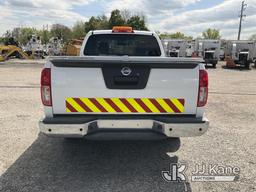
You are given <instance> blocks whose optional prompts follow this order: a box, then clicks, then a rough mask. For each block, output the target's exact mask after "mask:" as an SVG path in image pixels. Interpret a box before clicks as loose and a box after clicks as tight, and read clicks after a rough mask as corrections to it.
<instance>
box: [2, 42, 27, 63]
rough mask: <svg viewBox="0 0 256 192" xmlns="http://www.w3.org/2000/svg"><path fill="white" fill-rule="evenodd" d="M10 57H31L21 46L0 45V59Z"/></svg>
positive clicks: (3, 59)
mask: <svg viewBox="0 0 256 192" xmlns="http://www.w3.org/2000/svg"><path fill="white" fill-rule="evenodd" d="M10 58H20V59H31V58H30V57H29V56H28V55H27V54H26V53H24V52H23V51H22V49H21V48H19V47H17V46H15V45H0V61H5V60H7V59H10Z"/></svg>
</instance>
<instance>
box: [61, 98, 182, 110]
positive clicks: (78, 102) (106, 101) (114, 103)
mask: <svg viewBox="0 0 256 192" xmlns="http://www.w3.org/2000/svg"><path fill="white" fill-rule="evenodd" d="M66 112H68V113H184V112H185V100H184V99H177V98H167V99H165V98H137V99H136V98H67V99H66Z"/></svg>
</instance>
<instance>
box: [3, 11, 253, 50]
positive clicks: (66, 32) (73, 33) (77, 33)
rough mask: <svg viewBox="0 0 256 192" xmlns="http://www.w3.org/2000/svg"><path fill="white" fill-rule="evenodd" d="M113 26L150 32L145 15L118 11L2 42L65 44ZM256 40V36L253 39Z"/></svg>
mask: <svg viewBox="0 0 256 192" xmlns="http://www.w3.org/2000/svg"><path fill="white" fill-rule="evenodd" d="M113 26H131V27H133V29H135V30H148V26H147V22H146V18H145V16H144V15H143V14H133V13H131V12H130V11H128V10H123V11H120V10H118V9H116V10H113V11H112V12H111V15H110V17H107V16H106V15H99V16H92V17H91V18H90V19H89V20H88V21H86V22H84V21H77V22H76V23H75V24H74V26H73V27H72V28H69V27H67V26H65V25H62V24H54V25H52V26H51V29H50V30H48V29H41V30H39V29H36V28H31V27H24V28H14V29H13V30H12V31H7V32H6V33H5V34H4V37H2V38H0V42H2V43H4V42H5V41H8V39H9V38H13V39H14V40H15V41H17V42H19V44H20V45H26V44H27V42H28V41H29V39H30V37H31V36H32V35H36V36H40V37H41V41H42V44H47V43H49V41H50V39H51V38H52V37H58V38H60V39H62V40H63V43H65V42H67V41H69V40H70V39H79V38H83V37H85V35H86V34H87V33H88V32H89V31H90V30H98V29H112V27H113ZM157 33H158V34H159V36H160V38H172V39H188V40H192V39H193V37H192V36H187V35H185V34H184V33H182V32H176V33H161V32H157ZM201 38H204V39H220V38H221V36H220V31H219V30H217V29H207V30H205V31H204V32H202V37H201ZM251 38H252V39H255V40H256V34H255V35H253V36H252V37H251Z"/></svg>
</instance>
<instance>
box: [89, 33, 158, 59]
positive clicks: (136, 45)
mask: <svg viewBox="0 0 256 192" xmlns="http://www.w3.org/2000/svg"><path fill="white" fill-rule="evenodd" d="M84 55H88V56H105V55H108V56H123V55H128V56H160V55H161V51H160V47H159V45H158V41H157V39H156V38H155V37H154V36H153V35H136V34H100V35H92V36H90V37H89V39H88V41H87V43H86V46H85V49H84Z"/></svg>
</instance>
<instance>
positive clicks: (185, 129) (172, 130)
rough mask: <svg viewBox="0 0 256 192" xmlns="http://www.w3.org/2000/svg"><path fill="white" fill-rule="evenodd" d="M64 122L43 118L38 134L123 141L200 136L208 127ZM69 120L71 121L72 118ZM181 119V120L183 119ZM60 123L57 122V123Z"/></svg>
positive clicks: (200, 123)
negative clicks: (107, 138)
mask: <svg viewBox="0 0 256 192" xmlns="http://www.w3.org/2000/svg"><path fill="white" fill-rule="evenodd" d="M67 119H68V117H66V120H65V121H64V120H63V118H59V121H58V118H52V119H44V120H41V121H40V122H39V128H40V131H41V132H42V133H44V134H46V135H48V136H53V137H74V138H82V137H85V138H86V137H88V138H90V137H97V135H104V136H106V137H107V136H109V135H113V136H114V137H119V138H122V137H123V136H124V135H133V136H134V137H136V136H139V135H141V136H142V137H143V135H145V134H147V135H155V136H159V137H160V138H166V137H194V136H201V135H203V134H204V133H205V132H206V131H207V130H208V128H209V121H208V119H207V118H202V119H201V120H199V119H197V118H193V119H192V118H186V117H181V118H178V117H177V119H179V120H175V119H174V120H173V121H172V120H170V121H158V120H153V119H97V120H91V121H88V122H85V121H80V122H77V123H76V122H74V121H68V120H67ZM71 119H72V118H71ZM182 119H183V120H182ZM58 122H59V123H58Z"/></svg>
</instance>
